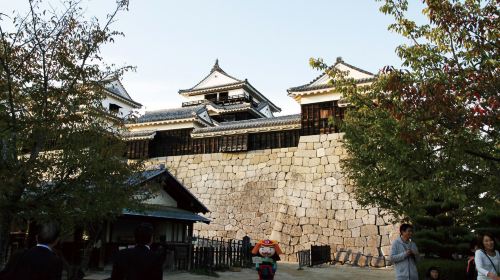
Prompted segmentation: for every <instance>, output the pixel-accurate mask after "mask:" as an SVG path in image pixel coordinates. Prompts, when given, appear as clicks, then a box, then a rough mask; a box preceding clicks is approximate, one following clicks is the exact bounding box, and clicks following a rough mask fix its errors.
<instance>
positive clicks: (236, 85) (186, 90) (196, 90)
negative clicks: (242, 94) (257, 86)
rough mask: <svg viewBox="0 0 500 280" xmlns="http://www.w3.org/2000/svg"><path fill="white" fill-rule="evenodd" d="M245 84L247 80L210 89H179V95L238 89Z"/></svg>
mask: <svg viewBox="0 0 500 280" xmlns="http://www.w3.org/2000/svg"><path fill="white" fill-rule="evenodd" d="M245 84H247V80H244V81H239V82H235V83H229V84H223V85H217V86H212V87H204V88H196V89H195V88H194V87H196V86H194V87H192V88H189V89H180V90H179V94H182V93H186V92H204V91H210V90H213V89H219V88H226V87H239V86H243V85H245Z"/></svg>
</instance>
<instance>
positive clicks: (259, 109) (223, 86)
mask: <svg viewBox="0 0 500 280" xmlns="http://www.w3.org/2000/svg"><path fill="white" fill-rule="evenodd" d="M179 94H180V95H182V96H183V97H185V98H186V99H187V102H184V103H182V107H189V106H196V105H200V104H205V105H207V109H208V112H209V114H210V116H211V117H212V118H213V119H214V120H215V121H217V122H226V121H240V120H247V119H256V118H271V117H273V113H276V112H280V111H281V109H280V108H279V107H277V106H276V105H274V103H272V102H271V101H270V100H269V99H267V97H265V96H264V95H263V94H262V93H260V92H259V91H258V90H257V89H256V88H255V87H253V86H252V85H251V84H250V83H249V82H248V80H247V79H245V80H240V79H237V78H235V77H233V76H231V75H229V74H227V73H226V72H225V71H224V70H222V68H221V67H220V66H219V60H218V59H217V60H216V61H215V64H214V66H213V67H212V70H210V73H209V74H208V75H207V76H206V77H205V78H203V79H202V80H201V81H200V82H198V83H197V84H196V85H194V86H193V87H191V88H189V89H181V90H179Z"/></svg>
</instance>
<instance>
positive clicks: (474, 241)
mask: <svg viewBox="0 0 500 280" xmlns="http://www.w3.org/2000/svg"><path fill="white" fill-rule="evenodd" d="M477 248H478V247H477V239H472V240H471V242H470V243H469V255H470V256H474V254H475V253H476V250H477Z"/></svg>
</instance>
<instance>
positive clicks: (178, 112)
mask: <svg viewBox="0 0 500 280" xmlns="http://www.w3.org/2000/svg"><path fill="white" fill-rule="evenodd" d="M203 110H205V105H198V106H189V107H181V108H174V109H164V110H158V111H148V112H146V113H145V114H144V115H142V116H140V117H139V118H138V119H137V120H136V122H137V123H146V122H154V121H168V120H178V119H187V118H193V117H195V116H196V115H197V114H198V113H200V112H202V111H203Z"/></svg>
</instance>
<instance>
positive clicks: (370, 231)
mask: <svg viewBox="0 0 500 280" xmlns="http://www.w3.org/2000/svg"><path fill="white" fill-rule="evenodd" d="M371 235H378V226H376V225H363V226H361V236H371Z"/></svg>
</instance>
